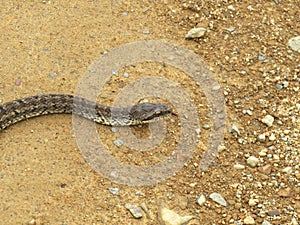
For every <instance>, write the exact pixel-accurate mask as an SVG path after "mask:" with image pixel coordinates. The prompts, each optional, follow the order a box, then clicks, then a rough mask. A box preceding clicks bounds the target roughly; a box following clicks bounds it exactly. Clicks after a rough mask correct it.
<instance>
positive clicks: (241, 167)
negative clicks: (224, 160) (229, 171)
mask: <svg viewBox="0 0 300 225" xmlns="http://www.w3.org/2000/svg"><path fill="white" fill-rule="evenodd" d="M233 168H234V169H237V170H242V169H245V166H244V165H242V164H235V165H234V166H233Z"/></svg>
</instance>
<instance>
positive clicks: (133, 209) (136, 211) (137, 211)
mask: <svg viewBox="0 0 300 225" xmlns="http://www.w3.org/2000/svg"><path fill="white" fill-rule="evenodd" d="M125 207H126V209H128V210H129V211H130V213H131V214H132V216H133V217H134V218H136V219H140V218H142V216H143V213H142V209H141V208H140V207H138V206H136V205H126V206H125Z"/></svg>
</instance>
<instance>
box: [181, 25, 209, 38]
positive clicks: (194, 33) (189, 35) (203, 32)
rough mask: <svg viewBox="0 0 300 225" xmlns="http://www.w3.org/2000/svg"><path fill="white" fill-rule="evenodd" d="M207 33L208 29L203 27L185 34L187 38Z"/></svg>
mask: <svg viewBox="0 0 300 225" xmlns="http://www.w3.org/2000/svg"><path fill="white" fill-rule="evenodd" d="M205 33H206V29H205V28H203V27H198V28H193V29H191V30H189V32H188V33H187V34H186V35H185V38H199V37H202V36H203V35H204V34H205Z"/></svg>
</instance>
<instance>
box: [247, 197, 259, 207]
mask: <svg viewBox="0 0 300 225" xmlns="http://www.w3.org/2000/svg"><path fill="white" fill-rule="evenodd" d="M258 202H259V200H258V199H252V198H251V199H249V202H248V204H249V205H250V206H255V205H257V204H258Z"/></svg>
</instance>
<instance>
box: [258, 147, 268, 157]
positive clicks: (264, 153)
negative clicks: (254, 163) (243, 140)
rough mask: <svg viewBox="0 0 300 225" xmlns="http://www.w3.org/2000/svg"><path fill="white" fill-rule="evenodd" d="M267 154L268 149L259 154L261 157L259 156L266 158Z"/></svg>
mask: <svg viewBox="0 0 300 225" xmlns="http://www.w3.org/2000/svg"><path fill="white" fill-rule="evenodd" d="M267 153H268V149H266V148H264V149H262V150H261V151H260V152H259V153H258V155H259V156H266V155H267Z"/></svg>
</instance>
